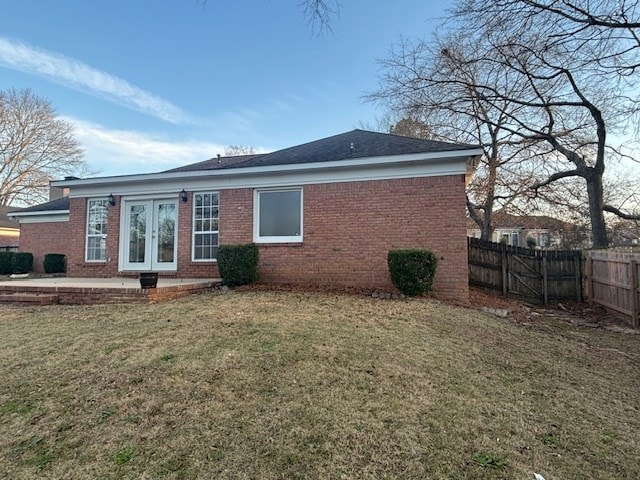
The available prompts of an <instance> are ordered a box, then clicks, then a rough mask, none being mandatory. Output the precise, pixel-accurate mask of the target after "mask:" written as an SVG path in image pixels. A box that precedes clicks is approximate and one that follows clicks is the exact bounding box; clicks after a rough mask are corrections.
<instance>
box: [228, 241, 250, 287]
mask: <svg viewBox="0 0 640 480" xmlns="http://www.w3.org/2000/svg"><path fill="white" fill-rule="evenodd" d="M218 269H219V271H220V276H221V277H222V283H224V284H225V285H228V286H230V287H232V286H235V285H246V284H248V283H254V282H257V281H258V246H257V245H255V244H253V243H250V244H246V245H221V246H220V247H219V248H218Z"/></svg>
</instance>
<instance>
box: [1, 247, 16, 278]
mask: <svg viewBox="0 0 640 480" xmlns="http://www.w3.org/2000/svg"><path fill="white" fill-rule="evenodd" d="M14 253H15V252H0V275H9V274H11V273H13V265H12V262H13V255H14Z"/></svg>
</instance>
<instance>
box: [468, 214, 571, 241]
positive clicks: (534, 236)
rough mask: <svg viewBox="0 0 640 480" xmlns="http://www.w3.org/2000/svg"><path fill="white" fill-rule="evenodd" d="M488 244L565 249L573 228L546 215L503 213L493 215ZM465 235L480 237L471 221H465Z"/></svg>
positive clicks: (478, 230) (476, 226)
mask: <svg viewBox="0 0 640 480" xmlns="http://www.w3.org/2000/svg"><path fill="white" fill-rule="evenodd" d="M493 227H494V230H493V236H492V238H491V241H493V242H496V243H498V242H501V243H506V244H507V245H512V246H516V247H529V246H533V248H549V249H557V248H564V244H565V243H566V240H567V239H566V238H565V237H567V236H568V234H569V232H570V231H571V230H572V229H573V226H572V225H571V224H568V223H567V222H563V221H562V220H558V219H557V218H553V217H549V216H546V215H511V214H509V213H507V212H505V211H503V210H498V211H497V212H495V213H494V214H493ZM467 236H469V237H474V238H480V229H479V228H478V225H477V224H476V223H475V222H474V221H473V220H471V219H469V220H468V221H467Z"/></svg>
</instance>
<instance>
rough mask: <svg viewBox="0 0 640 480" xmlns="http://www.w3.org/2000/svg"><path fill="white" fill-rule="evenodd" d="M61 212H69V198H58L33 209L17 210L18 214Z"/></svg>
mask: <svg viewBox="0 0 640 480" xmlns="http://www.w3.org/2000/svg"><path fill="white" fill-rule="evenodd" d="M13 210H14V211H16V210H15V209H13ZM61 210H69V197H60V198H56V199H55V200H51V201H50V202H46V203H41V204H40V205H35V206H33V207H27V208H21V209H19V210H17V212H19V213H31V212H56V211H61Z"/></svg>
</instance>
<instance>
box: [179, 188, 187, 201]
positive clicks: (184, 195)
mask: <svg viewBox="0 0 640 480" xmlns="http://www.w3.org/2000/svg"><path fill="white" fill-rule="evenodd" d="M180 198H181V199H182V201H183V202H186V201H187V200H188V199H189V197H188V196H187V192H185V191H184V188H183V189H182V191H181V192H180Z"/></svg>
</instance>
